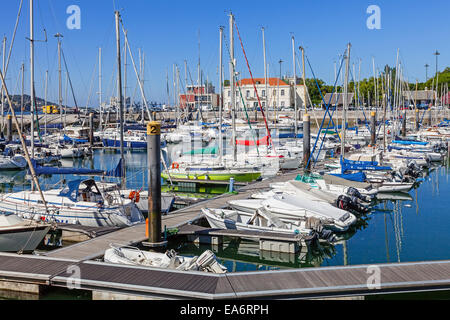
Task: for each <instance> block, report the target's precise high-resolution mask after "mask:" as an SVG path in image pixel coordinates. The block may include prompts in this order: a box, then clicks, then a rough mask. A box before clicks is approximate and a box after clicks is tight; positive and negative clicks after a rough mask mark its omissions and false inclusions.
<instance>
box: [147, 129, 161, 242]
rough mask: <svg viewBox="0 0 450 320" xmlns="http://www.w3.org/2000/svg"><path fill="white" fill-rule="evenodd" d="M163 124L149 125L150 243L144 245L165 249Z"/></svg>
mask: <svg viewBox="0 0 450 320" xmlns="http://www.w3.org/2000/svg"><path fill="white" fill-rule="evenodd" d="M160 149H161V123H160V122H157V121H152V122H149V123H148V124H147V162H148V163H147V167H148V222H147V226H146V228H147V233H146V234H147V235H148V242H145V243H143V245H145V246H148V247H152V248H156V247H163V246H165V245H166V244H167V241H162V239H161V150H160Z"/></svg>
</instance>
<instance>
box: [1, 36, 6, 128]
mask: <svg viewBox="0 0 450 320" xmlns="http://www.w3.org/2000/svg"><path fill="white" fill-rule="evenodd" d="M5 56H6V37H3V67H2V70H3V74H6V66H5V63H6V62H5ZM3 92H4V90H3V87H2V90H1V95H2V131H3V128H4V126H5V95H4V94H3Z"/></svg>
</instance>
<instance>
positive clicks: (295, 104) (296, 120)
mask: <svg viewBox="0 0 450 320" xmlns="http://www.w3.org/2000/svg"><path fill="white" fill-rule="evenodd" d="M292 67H293V68H294V70H293V71H294V86H293V88H294V90H293V91H294V132H295V144H296V145H297V136H298V110H297V69H296V67H295V38H294V36H292Z"/></svg>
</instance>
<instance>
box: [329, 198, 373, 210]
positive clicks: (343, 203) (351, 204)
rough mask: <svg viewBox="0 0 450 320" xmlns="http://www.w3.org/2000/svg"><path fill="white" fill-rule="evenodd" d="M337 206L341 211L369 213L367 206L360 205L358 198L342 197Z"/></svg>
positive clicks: (338, 199)
mask: <svg viewBox="0 0 450 320" xmlns="http://www.w3.org/2000/svg"><path fill="white" fill-rule="evenodd" d="M336 206H337V207H338V208H339V209H342V210H345V211H356V212H359V213H367V212H368V211H369V209H368V208H367V207H366V206H363V205H362V204H360V203H358V200H357V198H356V197H353V199H352V198H350V197H348V196H345V195H340V196H339V197H338V198H337V200H336Z"/></svg>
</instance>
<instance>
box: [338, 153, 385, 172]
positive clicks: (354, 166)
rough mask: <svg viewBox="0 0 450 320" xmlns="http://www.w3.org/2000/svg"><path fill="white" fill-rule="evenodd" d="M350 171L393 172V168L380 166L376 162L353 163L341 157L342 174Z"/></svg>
mask: <svg viewBox="0 0 450 320" xmlns="http://www.w3.org/2000/svg"><path fill="white" fill-rule="evenodd" d="M349 170H358V171H361V170H370V171H387V170H392V168H391V167H383V166H378V162H376V161H352V160H347V159H344V160H342V157H341V172H342V173H345V172H346V171H349Z"/></svg>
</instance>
